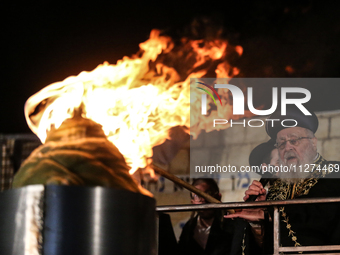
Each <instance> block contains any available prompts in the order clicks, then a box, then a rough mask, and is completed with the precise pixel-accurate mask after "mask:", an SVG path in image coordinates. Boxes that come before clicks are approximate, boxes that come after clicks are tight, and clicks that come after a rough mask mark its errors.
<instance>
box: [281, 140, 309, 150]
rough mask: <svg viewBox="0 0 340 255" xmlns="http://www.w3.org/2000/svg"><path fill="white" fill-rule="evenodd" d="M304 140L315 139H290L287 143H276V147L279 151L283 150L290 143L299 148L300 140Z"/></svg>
mask: <svg viewBox="0 0 340 255" xmlns="http://www.w3.org/2000/svg"><path fill="white" fill-rule="evenodd" d="M302 139H313V138H311V137H298V138H292V139H288V140H285V141H283V142H280V143H276V144H275V147H276V148H277V149H279V150H283V149H284V148H285V147H286V143H287V142H289V143H290V144H291V145H293V146H298V145H299V144H300V140H302Z"/></svg>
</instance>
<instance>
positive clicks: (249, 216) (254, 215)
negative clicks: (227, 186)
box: [224, 208, 264, 222]
mask: <svg viewBox="0 0 340 255" xmlns="http://www.w3.org/2000/svg"><path fill="white" fill-rule="evenodd" d="M235 211H236V212H235V213H233V214H227V215H224V218H231V219H233V218H242V219H245V220H247V221H250V222H257V221H261V220H264V211H263V209H259V208H256V209H242V210H235Z"/></svg>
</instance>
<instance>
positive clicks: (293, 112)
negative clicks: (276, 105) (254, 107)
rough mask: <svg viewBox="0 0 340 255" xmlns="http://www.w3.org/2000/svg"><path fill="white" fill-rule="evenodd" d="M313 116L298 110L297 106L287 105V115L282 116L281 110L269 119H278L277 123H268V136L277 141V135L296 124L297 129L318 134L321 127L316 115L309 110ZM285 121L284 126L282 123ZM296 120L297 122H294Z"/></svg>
mask: <svg viewBox="0 0 340 255" xmlns="http://www.w3.org/2000/svg"><path fill="white" fill-rule="evenodd" d="M308 111H309V112H310V113H311V114H312V115H305V114H304V113H303V112H301V110H300V109H298V108H297V107H296V106H295V105H294V106H292V105H287V110H286V115H281V109H278V110H276V111H275V112H274V113H273V114H272V115H271V116H270V117H269V119H276V120H275V121H266V131H267V134H268V135H269V136H270V137H271V138H272V139H276V135H277V133H278V132H280V131H281V130H282V129H285V128H288V127H292V126H294V125H295V124H296V123H297V124H296V127H303V128H307V129H309V130H311V131H312V132H313V133H315V132H316V130H317V129H318V126H319V121H318V117H316V115H315V113H314V112H312V111H310V110H308ZM283 120H286V121H284V123H283V124H284V125H285V126H288V127H285V126H282V123H281V122H282V121H283ZM293 120H295V121H296V122H295V121H293Z"/></svg>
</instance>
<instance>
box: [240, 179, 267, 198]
mask: <svg viewBox="0 0 340 255" xmlns="http://www.w3.org/2000/svg"><path fill="white" fill-rule="evenodd" d="M250 195H256V196H258V197H257V198H256V200H255V201H265V200H266V195H267V191H266V190H265V189H264V188H263V186H262V184H261V182H259V181H256V180H254V181H253V182H252V184H251V185H250V186H249V188H248V190H246V192H245V196H244V197H243V200H244V201H246V200H247V199H248V198H249V196H250Z"/></svg>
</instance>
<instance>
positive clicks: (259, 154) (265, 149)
mask: <svg viewBox="0 0 340 255" xmlns="http://www.w3.org/2000/svg"><path fill="white" fill-rule="evenodd" d="M274 149H275V140H274V139H270V140H269V141H268V142H265V143H261V144H260V145H257V146H256V147H255V148H254V149H253V150H252V151H251V153H250V155H249V165H251V166H260V165H261V164H262V163H263V160H264V158H265V157H266V156H267V155H269V154H270V153H271V152H272V150H274Z"/></svg>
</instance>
